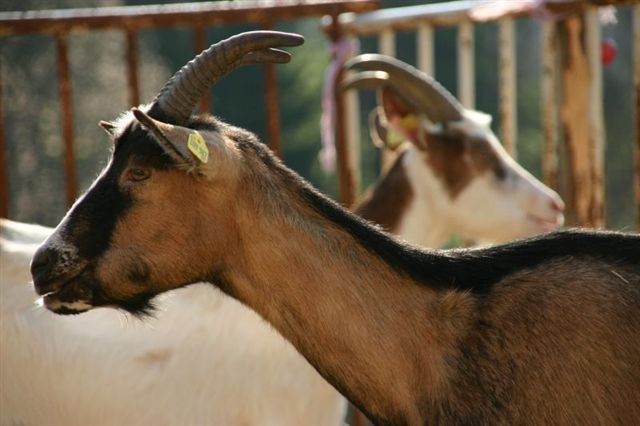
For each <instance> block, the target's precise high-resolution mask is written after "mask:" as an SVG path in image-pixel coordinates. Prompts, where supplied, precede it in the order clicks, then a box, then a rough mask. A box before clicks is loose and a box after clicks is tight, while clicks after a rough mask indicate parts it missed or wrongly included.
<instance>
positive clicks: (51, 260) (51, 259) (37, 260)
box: [31, 247, 58, 277]
mask: <svg viewBox="0 0 640 426" xmlns="http://www.w3.org/2000/svg"><path fill="white" fill-rule="evenodd" d="M57 258H58V255H57V252H56V251H55V250H53V249H51V248H43V247H41V248H40V249H38V251H36V253H35V255H34V256H33V259H32V260H31V275H33V276H34V277H35V276H37V275H43V274H46V273H48V272H49V271H50V270H51V268H52V267H53V265H55V263H56V260H57Z"/></svg>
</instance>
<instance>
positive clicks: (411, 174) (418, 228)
mask: <svg viewBox="0 0 640 426" xmlns="http://www.w3.org/2000/svg"><path fill="white" fill-rule="evenodd" d="M443 197H446V194H444V191H443V189H442V187H441V186H440V185H439V184H438V182H437V180H436V178H435V176H433V173H431V170H430V169H429V168H428V165H427V163H426V161H425V159H424V158H422V155H421V153H420V151H419V150H418V149H416V148H415V147H413V145H410V144H409V145H407V146H406V147H405V149H404V150H403V152H402V153H401V154H400V155H398V156H397V157H396V158H395V160H394V162H393V164H392V165H391V166H390V168H389V170H387V171H386V172H385V174H384V175H383V176H382V177H381V178H380V179H379V180H378V181H377V182H376V184H375V185H374V187H373V188H372V189H371V190H370V191H369V192H368V193H367V194H366V195H365V196H364V197H363V199H362V201H361V202H360V203H359V204H358V206H357V207H356V209H355V212H356V214H358V215H359V216H361V217H363V218H365V219H367V220H370V221H372V222H375V223H378V224H380V225H382V226H383V227H384V228H385V229H387V230H388V231H389V232H391V233H393V234H396V235H398V236H399V237H401V238H402V239H404V240H406V241H408V242H410V243H412V244H415V245H419V246H423V247H439V246H441V245H443V244H444V243H446V242H447V238H448V237H449V234H450V232H449V226H448V220H447V217H446V214H445V213H444V208H443V206H444V205H446V204H447V202H446V200H445V199H444V198H443Z"/></svg>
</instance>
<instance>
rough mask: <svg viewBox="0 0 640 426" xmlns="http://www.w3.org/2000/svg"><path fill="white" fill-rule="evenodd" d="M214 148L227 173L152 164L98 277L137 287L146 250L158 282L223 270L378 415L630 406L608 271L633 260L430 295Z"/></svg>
mask: <svg viewBox="0 0 640 426" xmlns="http://www.w3.org/2000/svg"><path fill="white" fill-rule="evenodd" d="M228 158H230V159H232V161H231V163H232V165H231V166H232V167H234V168H236V169H237V170H238V171H239V172H238V173H237V176H238V177H239V181H238V182H234V181H233V179H226V178H225V176H224V175H222V176H221V175H220V173H217V174H214V175H212V176H209V178H208V179H206V180H196V181H195V182H194V181H193V180H192V178H190V177H189V176H188V175H185V174H184V173H182V172H178V171H168V172H157V173H156V179H158V181H157V183H156V184H154V185H153V189H151V188H149V190H145V191H144V195H143V194H142V193H141V194H140V196H139V205H140V207H139V209H134V210H133V211H132V212H131V213H129V214H128V215H127V216H126V217H124V218H123V220H122V222H121V225H120V226H119V227H118V230H117V232H116V234H115V235H114V237H113V243H112V244H113V248H112V250H111V251H110V255H109V256H107V258H105V261H104V262H103V263H102V265H103V266H102V268H101V271H102V273H103V274H104V275H103V277H104V280H105V282H106V281H108V282H110V283H113V284H112V285H113V286H114V288H113V289H112V291H116V290H117V291H121V292H127V291H135V289H136V287H135V286H133V285H130V284H127V283H126V282H124V281H122V278H123V277H122V274H121V272H120V271H122V270H123V269H126V268H127V266H126V265H127V264H128V263H130V262H131V259H132V254H133V253H134V252H136V251H140V252H142V253H149V255H148V256H149V258H148V259H146V261H147V262H149V263H150V266H151V269H152V270H153V271H154V272H153V274H154V275H153V278H152V280H151V282H152V283H153V282H157V283H158V284H152V285H157V289H158V290H161V291H164V290H168V289H169V288H173V287H177V286H179V285H180V283H183V282H190V281H196V280H199V279H205V277H206V275H207V273H209V271H211V270H214V269H221V270H224V272H225V277H226V278H225V280H226V282H227V284H228V285H229V286H230V287H229V288H227V290H228V291H230V293H231V294H233V296H234V297H236V298H238V299H239V300H241V301H242V302H244V303H246V304H247V305H249V306H251V307H253V308H254V309H255V310H256V311H258V312H259V313H260V314H261V315H262V316H263V317H264V318H265V319H266V320H267V321H269V322H270V323H271V324H273V325H274V326H275V327H276V328H277V329H278V330H279V331H280V332H281V333H282V334H283V335H284V336H285V337H286V338H287V339H289V340H290V341H292V342H293V344H294V345H295V346H296V347H297V348H298V349H299V350H300V351H301V352H302V353H303V354H304V355H305V356H306V357H307V358H308V359H309V360H310V362H311V363H312V364H313V365H315V366H316V368H317V369H318V370H319V371H320V372H321V373H322V374H323V375H324V376H325V377H326V378H327V379H329V380H330V381H331V383H333V384H334V385H336V386H337V387H338V389H339V390H341V391H342V392H344V393H345V394H346V395H348V396H349V397H350V398H351V399H352V400H353V401H354V402H355V403H356V404H357V405H359V406H360V407H362V408H363V409H364V410H365V411H366V412H367V414H368V415H370V416H371V417H372V418H373V419H376V420H377V421H379V422H381V423H394V424H395V423H397V424H402V423H405V422H406V423H408V424H421V423H425V422H431V421H434V422H440V423H446V424H451V423H452V422H453V423H467V422H475V421H480V422H487V421H488V422H491V423H494V422H495V423H503V424H512V423H524V424H537V423H546V422H554V423H558V424H571V423H572V422H578V423H585V422H587V423H588V422H591V421H594V420H601V421H602V422H604V423H615V422H616V421H621V422H625V421H630V419H633V418H636V419H637V418H638V416H640V402H639V400H638V395H639V394H638V392H640V387H639V386H640V380H639V379H640V378H639V377H638V368H637V366H638V365H640V359H639V358H638V357H639V353H638V351H637V350H636V351H635V352H629V351H628V350H627V349H626V346H625V345H626V344H625V342H626V341H628V339H637V338H638V335H639V334H640V320H639V319H638V317H637V316H635V317H634V316H633V315H630V314H632V313H633V312H634V311H637V304H638V303H640V294H639V291H638V288H633V287H629V286H622V287H621V284H622V283H623V281H622V280H621V279H620V278H619V277H618V275H620V276H622V277H624V279H625V280H628V281H631V282H635V283H639V282H640V276H638V274H637V271H632V270H625V269H624V268H623V269H620V268H617V269H615V272H616V274H614V273H612V272H611V270H612V269H610V268H613V266H609V265H607V264H596V265H595V266H594V265H593V263H592V262H587V261H583V260H571V259H568V258H567V259H563V260H560V261H554V262H551V263H547V264H544V265H542V266H541V267H537V268H535V269H533V270H531V271H524V272H522V273H520V274H516V275H513V276H511V277H509V278H508V279H507V280H505V281H504V282H503V283H502V284H501V287H500V289H498V290H496V291H495V292H494V293H492V294H491V296H490V297H489V298H488V299H486V300H484V301H480V300H478V299H476V298H474V297H472V296H470V295H469V294H467V293H461V292H456V291H448V292H444V293H439V292H436V291H434V290H431V289H430V288H429V287H425V286H421V285H416V284H415V283H414V282H413V280H412V279H410V278H408V277H403V276H402V275H398V273H397V272H395V271H394V270H392V269H391V268H390V266H389V265H387V264H385V263H384V262H382V261H381V260H380V259H378V258H377V257H376V256H373V255H372V254H371V253H370V252H369V250H367V249H366V248H364V247H362V246H360V244H359V243H358V242H357V241H355V240H354V239H353V237H352V236H351V235H349V234H347V233H345V231H344V230H343V229H341V228H339V227H337V226H336V225H335V224H332V223H331V222H328V221H327V220H326V219H325V218H324V217H322V216H321V215H320V214H318V213H317V212H316V211H314V210H313V209H311V208H310V206H308V205H307V204H306V203H305V202H304V201H303V200H302V199H301V198H300V196H299V194H298V192H297V190H296V186H297V185H301V184H302V183H300V182H297V183H293V182H292V181H291V180H290V179H291V177H290V176H288V175H280V174H278V173H273V170H272V169H271V167H270V165H269V163H265V161H264V160H263V159H261V158H258V157H257V156H256V152H255V151H253V150H251V149H246V148H241V149H240V150H239V153H238V155H231V156H229V157H228ZM270 161H277V160H273V159H271V160H270ZM240 188H241V192H242V194H244V196H242V197H240V196H238V194H239V192H237V191H238V190H240ZM141 192H142V191H141ZM165 206H171V208H166V207H165ZM150 212H153V213H151V214H150ZM167 223H174V224H179V226H174V227H167V226H166V224H167ZM169 241H170V242H171V243H170V244H168V242H169ZM151 254H153V255H151ZM145 256H146V255H145ZM576 277H579V279H578V278H576ZM160 283H162V284H160ZM540 283H543V284H542V285H541V284H540ZM578 300H579V302H577V301H578ZM624 306H629V308H628V309H625V308H624ZM556 354H557V355H556ZM613 384H615V385H613ZM607 386H617V387H615V388H614V389H616V390H615V391H612V393H608V392H604V390H605V389H607ZM487 399H489V402H487ZM492 399H493V400H495V401H494V402H492ZM506 401H509V403H508V404H507V402H506ZM505 404H507V405H505ZM478 416H480V417H478ZM634 416H635V417H634ZM428 419H431V420H428ZM479 419H484V420H479ZM598 423H601V422H598Z"/></svg>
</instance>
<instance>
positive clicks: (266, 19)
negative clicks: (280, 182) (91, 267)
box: [0, 0, 380, 217]
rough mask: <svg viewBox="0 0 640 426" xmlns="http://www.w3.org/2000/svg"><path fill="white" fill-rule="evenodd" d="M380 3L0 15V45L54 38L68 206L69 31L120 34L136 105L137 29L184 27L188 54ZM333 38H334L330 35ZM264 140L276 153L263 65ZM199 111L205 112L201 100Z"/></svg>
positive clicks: (71, 164) (3, 174)
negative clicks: (210, 38) (214, 42)
mask: <svg viewBox="0 0 640 426" xmlns="http://www.w3.org/2000/svg"><path fill="white" fill-rule="evenodd" d="M379 3H380V0H278V1H260V0H248V1H247V0H245V1H242V2H234V1H219V2H200V3H183V4H168V5H149V6H123V7H104V8H86V9H60V10H40V11H27V12H0V40H1V39H2V38H4V37H11V36H19V35H37V34H45V35H50V36H52V37H54V38H55V41H56V55H57V71H58V72H57V79H58V90H59V99H60V101H59V102H60V120H61V124H62V133H63V135H62V136H63V141H64V169H65V188H66V189H65V191H66V200H67V204H68V205H71V204H72V203H73V201H74V200H75V199H76V197H77V193H78V177H77V172H76V160H75V156H74V143H75V141H74V133H73V129H74V117H73V108H72V103H71V99H72V86H73V82H72V81H71V77H70V71H69V63H70V61H69V46H68V36H69V34H70V33H71V32H77V31H96V30H104V29H117V30H121V31H123V32H124V33H125V34H126V47H125V57H126V66H127V69H126V75H127V82H128V92H129V98H128V99H129V103H130V105H132V106H134V105H138V104H139V103H140V89H139V78H138V68H139V64H138V32H139V31H140V30H143V29H157V28H171V27H186V28H190V29H191V30H192V31H193V33H194V51H195V52H196V53H199V52H200V51H202V50H203V49H204V48H205V47H207V46H205V34H206V33H205V31H206V29H207V27H212V26H216V25H229V24H234V23H235V24H238V23H251V24H257V25H258V26H260V27H261V28H262V29H270V28H272V27H273V26H274V25H275V24H277V23H278V22H283V21H289V20H295V19H301V18H305V17H314V16H317V17H322V16H327V17H328V19H329V20H335V19H337V16H338V15H340V14H343V13H346V12H349V13H357V12H365V11H370V10H374V9H377V8H378V7H379ZM333 36H334V37H336V38H337V37H339V35H338V34H333ZM264 78H265V103H266V108H265V111H266V123H267V135H268V137H267V141H268V143H269V146H270V147H271V148H272V149H273V150H274V151H275V152H276V153H280V151H281V147H280V118H279V117H280V115H279V106H278V89H277V84H276V74H275V66H274V65H273V64H266V65H264ZM2 85H3V81H2V74H1V73H0V217H8V214H9V182H8V179H9V177H8V171H7V170H8V167H7V161H8V158H7V155H6V153H7V145H6V142H5V131H4V121H3V114H2V111H3V109H2V100H3V99H2ZM200 108H201V110H203V111H209V110H210V100H209V98H208V97H205V98H204V99H203V100H202V102H201V104H200Z"/></svg>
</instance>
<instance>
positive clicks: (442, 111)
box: [345, 53, 464, 123]
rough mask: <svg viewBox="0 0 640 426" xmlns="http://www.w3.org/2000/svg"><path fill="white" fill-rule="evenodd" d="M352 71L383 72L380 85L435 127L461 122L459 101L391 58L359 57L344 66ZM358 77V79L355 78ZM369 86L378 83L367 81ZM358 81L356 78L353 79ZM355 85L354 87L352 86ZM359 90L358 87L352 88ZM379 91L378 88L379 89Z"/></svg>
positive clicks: (420, 73) (428, 78) (367, 78)
mask: <svg viewBox="0 0 640 426" xmlns="http://www.w3.org/2000/svg"><path fill="white" fill-rule="evenodd" d="M345 68H346V69H349V70H362V71H384V72H385V73H387V74H388V75H389V77H388V78H387V79H386V83H385V80H384V79H378V82H379V84H380V85H382V84H387V85H389V86H391V87H393V88H394V89H395V90H396V91H397V92H398V93H399V94H401V95H402V97H403V98H406V99H407V100H409V101H410V103H411V105H413V106H414V107H415V108H416V109H417V110H418V111H420V112H422V113H424V114H425V115H426V116H427V117H428V118H429V120H431V121H433V122H435V123H444V122H447V121H457V120H461V119H462V117H463V111H464V107H463V106H462V105H461V104H460V102H458V100H457V99H456V98H455V97H454V96H453V95H452V94H451V93H449V91H448V90H447V89H445V88H444V87H443V86H442V85H441V84H440V83H438V82H437V81H436V80H434V79H433V78H432V77H430V76H428V75H427V74H425V73H423V72H422V71H419V70H417V69H416V68H414V67H412V66H411V65H408V64H405V63H404V62H402V61H399V60H397V59H395V58H392V57H390V56H385V55H380V54H375V53H368V54H364V55H359V56H356V57H355V58H352V59H351V60H350V61H348V62H347V63H346V64H345ZM356 76H357V75H356ZM365 78H366V80H367V83H366V84H367V86H368V87H371V84H373V83H374V81H375V80H376V79H375V78H371V76H366V77H365ZM353 80H354V81H357V80H358V79H357V77H354V78H353ZM352 84H353V83H352ZM351 87H356V86H353V85H352V86H351ZM378 87H379V86H378Z"/></svg>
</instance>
